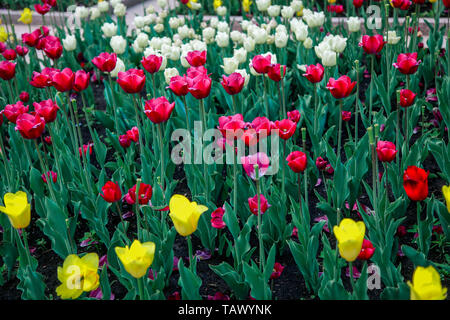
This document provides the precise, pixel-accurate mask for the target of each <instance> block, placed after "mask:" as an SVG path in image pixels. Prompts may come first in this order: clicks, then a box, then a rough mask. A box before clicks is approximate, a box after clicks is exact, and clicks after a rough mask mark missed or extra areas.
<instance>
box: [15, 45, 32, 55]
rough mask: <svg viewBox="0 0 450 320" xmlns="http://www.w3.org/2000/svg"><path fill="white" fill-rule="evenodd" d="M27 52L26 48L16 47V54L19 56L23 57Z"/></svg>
mask: <svg viewBox="0 0 450 320" xmlns="http://www.w3.org/2000/svg"><path fill="white" fill-rule="evenodd" d="M28 51H30V50H29V49H28V48H27V47H23V46H19V45H17V46H16V52H17V54H18V55H19V56H21V57H24V56H26V55H27V53H28Z"/></svg>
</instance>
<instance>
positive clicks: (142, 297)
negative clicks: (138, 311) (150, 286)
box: [136, 277, 145, 300]
mask: <svg viewBox="0 0 450 320" xmlns="http://www.w3.org/2000/svg"><path fill="white" fill-rule="evenodd" d="M136 281H137V284H138V290H139V299H140V300H145V295H144V277H140V278H139V279H136Z"/></svg>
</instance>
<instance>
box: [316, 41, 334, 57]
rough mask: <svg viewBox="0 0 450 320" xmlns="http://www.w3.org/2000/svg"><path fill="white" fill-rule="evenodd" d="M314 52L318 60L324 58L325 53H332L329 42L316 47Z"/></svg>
mask: <svg viewBox="0 0 450 320" xmlns="http://www.w3.org/2000/svg"><path fill="white" fill-rule="evenodd" d="M314 51H315V52H316V55H317V57H318V58H322V56H323V53H324V52H325V51H332V50H331V47H330V45H329V43H328V41H322V42H321V43H319V44H318V45H317V46H315V47H314Z"/></svg>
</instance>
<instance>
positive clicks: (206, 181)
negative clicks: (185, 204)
mask: <svg viewBox="0 0 450 320" xmlns="http://www.w3.org/2000/svg"><path fill="white" fill-rule="evenodd" d="M200 114H201V118H202V135H203V133H204V132H205V130H206V115H205V105H204V102H203V99H200ZM202 162H203V176H204V178H205V199H206V204H208V198H209V177H208V170H207V167H206V163H205V160H204V159H203V155H202Z"/></svg>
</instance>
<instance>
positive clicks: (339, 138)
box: [337, 99, 344, 159]
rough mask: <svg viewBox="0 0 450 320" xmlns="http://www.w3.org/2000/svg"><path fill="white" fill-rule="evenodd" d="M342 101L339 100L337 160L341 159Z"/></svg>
mask: <svg viewBox="0 0 450 320" xmlns="http://www.w3.org/2000/svg"><path fill="white" fill-rule="evenodd" d="M343 103H344V102H343V100H342V99H340V100H339V132H338V148H337V158H338V159H339V158H340V157H341V143H342V142H341V140H342V105H343Z"/></svg>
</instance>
